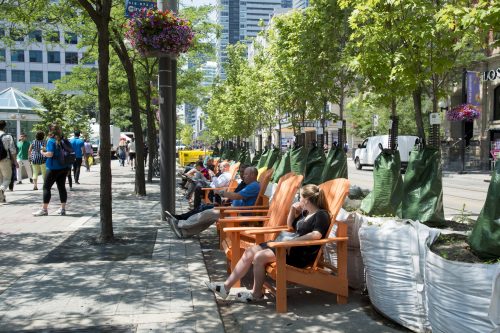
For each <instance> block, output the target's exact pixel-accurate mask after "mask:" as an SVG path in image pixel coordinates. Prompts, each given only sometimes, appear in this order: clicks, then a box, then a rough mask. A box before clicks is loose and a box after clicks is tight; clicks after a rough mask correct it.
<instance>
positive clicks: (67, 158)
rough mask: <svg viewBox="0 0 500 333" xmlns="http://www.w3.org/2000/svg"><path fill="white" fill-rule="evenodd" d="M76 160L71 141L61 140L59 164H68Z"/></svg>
mask: <svg viewBox="0 0 500 333" xmlns="http://www.w3.org/2000/svg"><path fill="white" fill-rule="evenodd" d="M75 161H76V154H75V151H74V150H73V146H71V143H70V142H69V141H68V140H66V139H62V140H61V153H60V154H59V162H60V163H61V165H65V166H70V165H72V164H73V163H75Z"/></svg>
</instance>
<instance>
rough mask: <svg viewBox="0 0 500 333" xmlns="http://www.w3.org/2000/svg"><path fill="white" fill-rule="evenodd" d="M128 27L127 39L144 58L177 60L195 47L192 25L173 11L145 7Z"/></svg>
mask: <svg viewBox="0 0 500 333" xmlns="http://www.w3.org/2000/svg"><path fill="white" fill-rule="evenodd" d="M125 28H126V31H125V38H126V39H127V40H128V41H129V42H130V44H131V45H132V47H134V48H136V49H137V50H138V51H139V53H140V54H142V55H144V56H155V57H156V56H167V55H171V56H174V57H177V56H178V55H179V54H181V53H185V52H187V51H188V50H189V48H190V47H191V45H192V44H193V38H194V32H193V29H192V28H191V23H190V22H189V21H188V20H184V19H182V18H179V17H177V16H176V15H175V14H174V13H173V12H172V11H170V10H163V11H162V10H160V9H156V8H150V9H148V8H142V9H141V10H140V11H137V12H136V13H134V15H133V17H132V18H131V19H130V20H128V21H127V23H126V24H125Z"/></svg>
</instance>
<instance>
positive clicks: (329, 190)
mask: <svg viewBox="0 0 500 333" xmlns="http://www.w3.org/2000/svg"><path fill="white" fill-rule="evenodd" d="M320 187H321V188H322V189H323V191H325V195H326V197H327V200H328V204H329V211H330V216H331V219H332V222H331V224H330V228H329V229H328V233H327V235H330V233H331V230H332V228H333V227H334V226H336V227H337V231H336V237H333V238H325V239H320V240H310V241H287V242H270V243H268V245H269V246H270V247H272V248H275V249H276V262H274V263H271V264H269V265H268V266H267V267H266V271H267V274H268V276H269V277H271V278H272V279H274V280H275V281H276V284H275V286H274V287H273V286H272V285H270V284H269V283H266V284H265V285H264V287H265V288H266V289H268V290H270V291H271V293H273V294H274V295H275V296H276V311H277V312H279V313H284V312H286V311H287V290H286V283H287V282H292V283H297V284H301V285H304V286H308V287H312V288H316V289H320V290H323V291H326V292H330V293H333V294H336V295H337V303H339V304H345V303H347V297H348V280H347V225H346V224H345V223H341V222H338V221H336V217H337V214H338V213H339V211H340V208H342V205H343V203H344V200H345V198H346V196H347V195H348V194H349V181H348V180H347V179H343V178H339V179H333V180H330V181H328V182H325V183H323V184H321V185H320ZM231 229H232V230H231ZM238 229H240V230H238ZM278 229H281V230H286V229H287V228H286V227H281V228H254V229H253V230H250V229H249V228H227V229H226V232H227V233H229V234H231V235H234V236H232V238H231V240H232V241H233V242H236V241H238V236H237V235H239V234H241V233H245V234H253V235H254V236H255V239H256V243H261V242H264V241H266V240H269V239H270V238H269V236H268V235H272V237H275V235H276V230H278ZM272 239H274V238H272ZM333 242H335V243H337V266H336V267H333V266H332V265H330V264H328V263H325V262H324V260H323V248H321V249H320V251H319V252H318V255H317V257H316V260H315V261H314V263H313V264H312V265H311V266H309V267H306V268H297V267H293V266H290V265H287V264H286V250H287V249H288V248H290V247H293V246H311V245H325V244H327V243H333Z"/></svg>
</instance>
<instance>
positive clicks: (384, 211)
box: [360, 149, 403, 217]
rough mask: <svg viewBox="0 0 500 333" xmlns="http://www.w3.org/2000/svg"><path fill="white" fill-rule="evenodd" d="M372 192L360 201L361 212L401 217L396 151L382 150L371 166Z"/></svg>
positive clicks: (401, 195) (399, 169)
mask: <svg viewBox="0 0 500 333" xmlns="http://www.w3.org/2000/svg"><path fill="white" fill-rule="evenodd" d="M373 181H374V184H373V191H371V192H370V194H368V195H367V196H366V198H364V199H363V201H361V207H360V209H361V211H362V212H363V213H364V214H366V215H368V216H397V217H401V213H402V212H401V200H402V198H403V179H402V178H401V159H400V157H399V152H398V151H397V150H395V151H393V150H390V149H383V150H382V152H381V153H380V154H379V155H378V156H377V158H376V159H375V165H374V166H373Z"/></svg>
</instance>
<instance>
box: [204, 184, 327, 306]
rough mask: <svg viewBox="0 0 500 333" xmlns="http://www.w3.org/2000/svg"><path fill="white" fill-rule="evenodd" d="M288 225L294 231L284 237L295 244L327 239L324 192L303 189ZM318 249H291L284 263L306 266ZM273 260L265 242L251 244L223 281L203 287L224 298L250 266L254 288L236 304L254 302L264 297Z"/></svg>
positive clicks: (292, 210)
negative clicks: (267, 270)
mask: <svg viewBox="0 0 500 333" xmlns="http://www.w3.org/2000/svg"><path fill="white" fill-rule="evenodd" d="M287 225H288V228H289V229H290V230H293V233H289V232H288V234H289V235H287V237H286V238H287V239H293V240H294V241H295V240H317V239H322V238H325V237H326V236H327V235H326V233H327V232H328V228H329V226H330V215H329V213H328V203H327V202H326V200H325V195H324V193H323V191H321V190H320V188H319V187H318V186H316V185H312V184H311V185H305V186H303V187H302V189H301V190H300V201H299V202H296V203H294V204H293V205H292V207H291V209H290V212H289V214H288V219H287ZM290 234H291V235H290ZM280 236H281V235H280ZM278 238H280V237H278ZM277 241H278V239H277ZM319 249H320V246H307V247H292V248H291V249H290V251H289V252H288V254H287V256H286V263H287V264H288V265H292V266H295V267H299V268H302V267H306V266H308V265H310V264H312V263H313V262H314V260H315V258H316V255H317V253H318V251H319ZM274 261H276V256H275V253H274V251H273V249H271V248H269V247H268V245H267V243H261V244H259V245H254V246H252V247H250V248H248V249H246V250H245V252H244V253H243V256H242V257H241V259H240V260H239V261H238V263H237V264H236V267H235V268H234V270H233V272H232V273H231V275H229V277H228V278H227V280H226V281H224V282H208V281H206V282H205V284H206V285H207V287H208V288H209V289H210V290H212V291H213V292H214V293H215V294H216V295H219V296H220V297H221V298H223V299H226V298H227V297H228V295H229V292H230V290H231V287H232V286H233V285H234V284H235V283H236V282H237V281H238V280H240V279H241V278H242V277H243V276H245V274H246V273H247V272H248V270H249V269H250V267H251V266H252V264H253V275H254V281H253V288H252V290H251V291H246V292H240V293H237V294H236V301H238V302H243V303H250V302H255V301H258V300H261V299H263V297H264V294H263V292H262V287H263V285H264V279H265V275H266V269H265V267H266V265H267V264H269V263H272V262H274Z"/></svg>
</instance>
